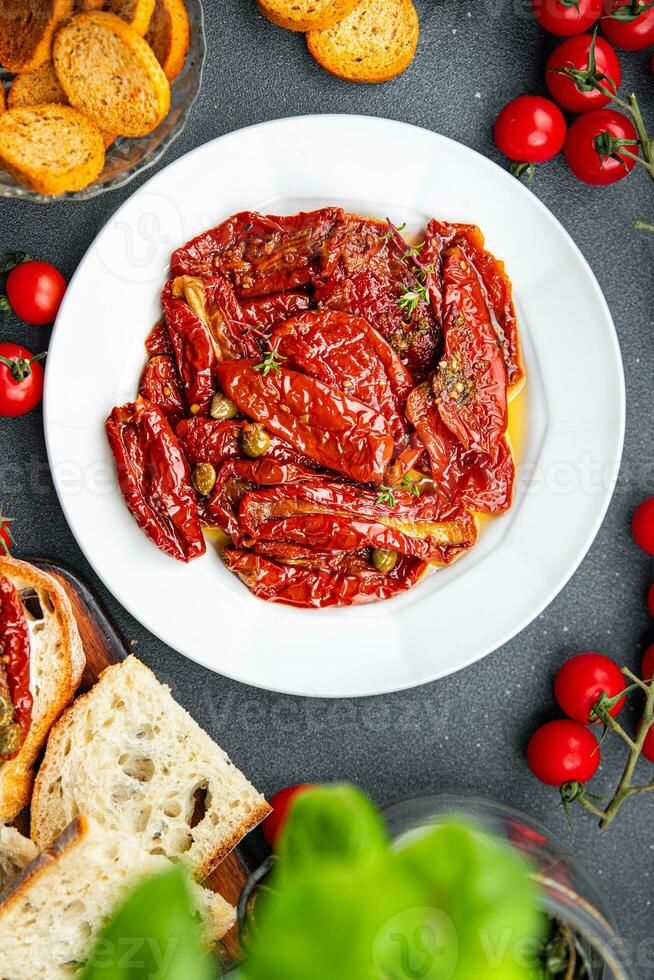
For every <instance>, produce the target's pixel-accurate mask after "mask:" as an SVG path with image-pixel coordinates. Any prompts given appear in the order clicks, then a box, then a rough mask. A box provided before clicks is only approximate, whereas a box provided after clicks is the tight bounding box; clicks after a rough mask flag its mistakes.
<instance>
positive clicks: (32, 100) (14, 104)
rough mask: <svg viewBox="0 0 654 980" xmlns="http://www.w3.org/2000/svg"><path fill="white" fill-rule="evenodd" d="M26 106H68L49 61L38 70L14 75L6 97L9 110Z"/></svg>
mask: <svg viewBox="0 0 654 980" xmlns="http://www.w3.org/2000/svg"><path fill="white" fill-rule="evenodd" d="M26 105H68V99H67V98H66V93H65V92H64V90H63V89H62V87H61V85H60V84H59V79H58V78H57V75H56V73H55V70H54V68H53V67H52V62H51V61H46V63H45V64H44V65H41V67H40V68H35V69H34V70H33V71H25V72H22V73H21V74H20V75H16V77H15V78H14V80H13V81H12V83H11V87H10V89H9V94H8V96H7V107H8V108H9V109H21V108H23V106H26Z"/></svg>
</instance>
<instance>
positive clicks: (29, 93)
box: [7, 61, 116, 150]
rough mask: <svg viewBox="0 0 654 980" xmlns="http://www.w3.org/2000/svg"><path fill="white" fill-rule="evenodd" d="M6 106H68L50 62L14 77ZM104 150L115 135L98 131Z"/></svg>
mask: <svg viewBox="0 0 654 980" xmlns="http://www.w3.org/2000/svg"><path fill="white" fill-rule="evenodd" d="M7 105H8V107H9V108H10V109H18V108H22V107H23V106H28V105H68V99H67V98H66V93H65V92H64V90H63V89H62V87H61V83H60V82H59V79H58V78H57V73H56V72H55V70H54V68H53V66H52V62H51V61H48V62H46V63H45V65H41V67H40V68H35V69H34V71H26V72H23V73H22V74H21V75H16V77H15V78H14V80H13V82H12V83H11V88H10V89H9V96H8V99H7ZM100 133H101V135H102V142H103V144H104V148H105V150H106V149H107V147H109V146H111V144H112V143H113V141H114V140H115V139H116V136H115V133H107V132H106V131H104V130H100Z"/></svg>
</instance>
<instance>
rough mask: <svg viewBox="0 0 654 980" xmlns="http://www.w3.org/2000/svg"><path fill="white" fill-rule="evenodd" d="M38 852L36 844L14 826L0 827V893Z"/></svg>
mask: <svg viewBox="0 0 654 980" xmlns="http://www.w3.org/2000/svg"><path fill="white" fill-rule="evenodd" d="M38 853H39V852H38V848H37V846H36V844H34V843H33V841H31V840H30V839H29V837H23V835H22V834H21V833H20V832H19V831H18V830H16V828H15V827H0V894H2V892H3V891H4V890H5V888H6V887H7V885H8V884H9V883H10V882H11V881H13V880H14V878H16V876H17V875H19V874H20V872H21V871H22V870H23V869H24V868H26V867H27V865H28V864H29V863H30V862H31V861H33V860H34V858H35V857H36V856H37V855H38Z"/></svg>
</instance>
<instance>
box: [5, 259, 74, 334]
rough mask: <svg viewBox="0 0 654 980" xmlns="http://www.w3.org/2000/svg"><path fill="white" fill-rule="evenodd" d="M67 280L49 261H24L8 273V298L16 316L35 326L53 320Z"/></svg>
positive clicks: (40, 325)
mask: <svg viewBox="0 0 654 980" xmlns="http://www.w3.org/2000/svg"><path fill="white" fill-rule="evenodd" d="M66 286H67V283H66V280H65V279H64V277H63V276H62V274H61V273H60V272H59V269H56V268H55V267H54V266H53V265H50V263H49V262H32V261H30V262H23V263H21V265H17V266H16V267H15V268H13V269H12V270H11V272H10V273H9V275H8V276H7V299H8V300H9V302H10V304H11V308H12V309H13V311H14V313H15V314H16V316H17V317H20V319H21V320H24V321H25V323H29V324H31V325H32V326H35V327H42V326H44V325H45V324H46V323H53V322H54V320H55V317H56V316H57V313H58V311H59V307H60V306H61V301H62V299H63V298H64V293H65V292H66Z"/></svg>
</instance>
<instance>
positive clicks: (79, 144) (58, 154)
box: [0, 105, 104, 194]
mask: <svg viewBox="0 0 654 980" xmlns="http://www.w3.org/2000/svg"><path fill="white" fill-rule="evenodd" d="M103 167H104V142H103V139H102V135H101V133H100V130H99V129H98V127H97V126H96V125H95V124H94V123H92V122H91V120H90V119H88V118H87V117H86V116H85V115H83V113H81V112H78V111H77V110H76V109H72V108H71V107H70V106H65V105H36V106H26V107H25V108H21V109H8V110H7V112H3V113H2V115H1V116H0V169H2V170H6V171H7V173H10V174H11V175H12V177H15V178H16V180H18V181H19V182H20V183H21V184H24V186H25V187H29V188H30V190H33V191H36V193H38V194H64V193H66V192H67V191H78V190H81V189H82V188H84V187H88V185H89V184H91V183H92V182H93V181H94V180H95V178H96V177H97V176H98V175H99V174H100V172H101V171H102V168H103Z"/></svg>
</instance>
